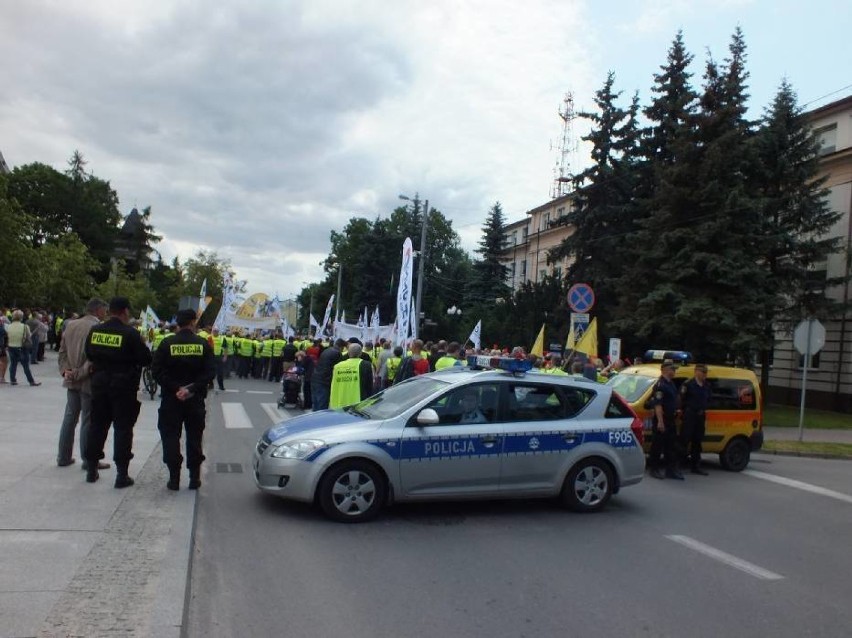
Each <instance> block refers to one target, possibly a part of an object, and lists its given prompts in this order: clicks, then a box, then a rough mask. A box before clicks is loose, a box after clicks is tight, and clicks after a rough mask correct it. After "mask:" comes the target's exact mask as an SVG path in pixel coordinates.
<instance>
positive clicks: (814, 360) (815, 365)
mask: <svg viewBox="0 0 852 638" xmlns="http://www.w3.org/2000/svg"><path fill="white" fill-rule="evenodd" d="M820 354H822V353H821V352H817V353H816V354H812V355H811V365H809V366H808V370H819V355H820ZM804 367H805V355H803V354H800V355H799V369H801V368H804Z"/></svg>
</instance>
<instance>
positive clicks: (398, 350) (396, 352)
mask: <svg viewBox="0 0 852 638" xmlns="http://www.w3.org/2000/svg"><path fill="white" fill-rule="evenodd" d="M400 363H402V346H396V347H395V348H394V349H393V355H391V356H390V357H389V358H388V360H387V361H386V362H385V373H384V374H383V375H382V379H383V382H384V386H385V387H386V388H389V387H390V386H392V385H393V382H394V381H395V380H396V371H397V370H399V364H400Z"/></svg>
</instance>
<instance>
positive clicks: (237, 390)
mask: <svg viewBox="0 0 852 638" xmlns="http://www.w3.org/2000/svg"><path fill="white" fill-rule="evenodd" d="M220 392H239V390H220Z"/></svg>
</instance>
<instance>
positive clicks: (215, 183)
mask: <svg viewBox="0 0 852 638" xmlns="http://www.w3.org/2000/svg"><path fill="white" fill-rule="evenodd" d="M2 7H3V20H2V21H0V55H2V60H3V64H2V66H0V87H2V89H1V90H0V151H2V153H3V155H4V156H5V158H6V161H7V162H8V163H9V165H10V166H16V165H21V164H26V163H29V162H34V161H40V162H44V163H47V164H50V165H52V166H54V167H56V168H58V169H60V170H64V168H65V162H66V160H67V159H68V157H70V155H71V153H72V152H73V151H74V149H79V150H80V151H81V152H82V153H83V155H84V156H85V157H86V159H87V160H88V162H89V169H90V170H91V171H93V172H94V173H95V174H96V175H98V176H99V177H102V178H105V179H109V180H111V182H112V184H113V187H114V188H115V189H116V190H117V191H118V194H119V197H120V199H121V208H122V212H123V213H125V214H126V213H127V212H129V210H130V208H132V207H133V206H138V207H139V208H142V207H144V206H149V205H150V206H151V207H152V209H153V217H152V221H153V223H154V226H155V227H156V229H157V230H158V231H159V232H160V233H161V234H163V235H164V240H163V242H162V243H161V244H160V245H159V247H158V248H159V250H160V252H161V253H162V254H163V256H164V257H165V258H167V259H171V258H172V257H174V256H175V255H178V256H180V258H181V259H185V258H187V257H190V256H191V255H192V254H193V253H194V252H195V251H196V250H197V249H199V248H204V249H208V250H215V251H216V252H217V253H218V254H219V255H220V256H222V257H226V258H228V259H230V260H231V262H232V264H233V265H234V267H235V269H236V271H237V273H238V276H239V277H241V278H244V279H248V281H249V290H250V291H251V292H256V291H265V292H269V293H272V294H274V293H276V292H277V293H279V294H280V296H281V297H282V298H284V297H286V296H289V295H293V294H295V293H297V292H298V291H299V290H300V289H301V287H302V284H303V282H310V281H318V280H319V279H321V277H322V271H321V269H320V267H319V262H320V261H321V260H322V259H323V258H324V257H325V256H326V255H327V253H328V248H329V241H328V238H329V232H330V231H331V230H333V229H337V230H340V229H341V228H342V227H343V225H344V224H345V223H346V221H347V220H348V219H349V218H350V217H351V216H353V215H363V216H367V217H370V218H374V217H376V216H377V215H387V214H388V212H389V211H391V210H392V209H393V208H394V207H395V206H397V205H398V204H399V203H400V201H399V200H398V198H397V196H398V195H399V194H406V195H410V196H413V195H414V194H415V193H418V192H419V193H420V194H421V196H425V197H427V198H429V199H430V202H431V204H432V205H433V206H435V207H436V208H438V209H439V210H441V211H442V212H443V213H444V214H445V215H446V216H447V217H449V218H450V219H451V220H453V225H454V227H455V228H456V230H457V231H458V232H459V234H460V235H461V237H462V240H463V245H464V246H465V247H466V248H468V249H472V248H473V247H474V246H475V243H476V241H477V239H478V236H479V232H480V226H481V224H482V221H483V219H484V217H485V214H486V212H487V210H488V209H489V208H490V206H491V205H492V204H493V203H494V202H495V201H500V202H501V203H502V204H503V209H504V211H505V212H506V214H507V218H508V220H509V221H515V220H517V219H520V218H522V217H523V216H524V213H525V211H527V210H529V209H531V208H534V207H536V206H538V205H540V204H543V203H545V202H546V201H547V199H548V198H549V193H550V187H551V182H552V176H553V172H552V171H553V167H554V163H555V160H556V154H555V151H554V150H553V148H552V143H555V142H556V141H557V140H558V139H559V137H560V135H561V120H560V119H559V118H558V116H557V110H558V108H559V107H560V105H561V102H562V98H563V95H564V94H565V92H566V91H572V92H573V94H574V99H575V103H576V106H577V107H578V109H582V108H589V107H590V106H591V104H592V96H593V94H594V91H595V90H596V89H597V88H599V87H600V85H601V84H602V83H603V80H604V78H605V76H606V73H607V71H608V70H610V69H611V70H613V71H615V73H616V82H617V88H619V89H621V90H623V91H624V96H623V99H624V102H625V104H626V103H627V101H628V99H629V96H630V95H631V94H632V93H633V92H634V91H639V92H640V95H641V96H642V98H643V103H646V101H647V96H648V94H649V88H650V86H651V84H652V75H653V74H654V73H655V72H656V71H657V69H658V67H659V66H660V65H661V64H663V63H664V61H665V55H666V50H667V49H668V47H669V44H670V42H671V40H672V38H673V37H674V34H675V32H676V31H677V29H679V28H682V29H683V31H684V37H685V41H686V44H687V47H688V48H689V50H690V51H692V52H693V53H694V54H695V55H696V65H695V72H696V82H698V81H699V80H700V74H701V70H702V69H701V67H702V64H703V61H704V59H705V57H706V52H707V51H709V52H711V53H712V54H713V56H714V58H716V59H717V60H722V59H723V58H724V57H725V55H726V52H727V51H726V47H727V44H728V42H729V39H730V35H731V33H732V31H733V30H734V28H735V27H736V26H737V25H740V26H741V27H742V29H743V31H744V33H745V37H746V42H747V44H748V48H749V53H748V55H749V66H748V68H749V71H750V72H751V78H750V92H751V95H752V100H751V105H752V115H753V116H755V117H756V116H758V115H759V114H760V112H761V110H762V108H763V107H764V106H765V105H766V104H768V103H769V101H770V100H771V98H772V96H773V94H774V92H775V89H776V88H777V86H778V84H779V82H780V81H781V79H782V77H787V78H788V79H789V80H790V82H792V84H793V86H794V87H795V88H796V90H797V91H798V93H799V98H800V103H803V104H804V103H810V104H811V106H818V105H820V104H824V103H826V102H828V101H832V100H835V99H839V98H841V97H844V96H846V95H849V94H850V92H852V86H850V84H852V74H850V72H849V69H850V61H852V44H850V38H849V32H850V26H852V7H850V4H849V2H848V1H847V0H811V1H810V2H808V3H804V2H801V0H774V1H772V0H760V1H758V0H630V1H628V0H608V1H606V2H599V1H594V0H575V1H572V0H490V1H485V0H431V1H421V2H412V1H410V0H394V1H391V0H386V1H381V0H357V1H356V0H302V1H297V0H251V1H249V2H245V1H232V0H216V1H215V2H214V1H212V0H206V1H202V0H121V1H116V0H85V1H83V0H80V1H78V0H2ZM582 132H583V128H582V126H581V125H578V126H577V127H576V129H575V135H576V136H577V137H579V136H580V135H581V134H582ZM574 161H575V164H577V165H578V166H582V164H583V163H584V162H585V161H586V160H585V158H584V157H583V152H582V149H581V150H580V152H579V153H577V155H576V157H575V160H574Z"/></svg>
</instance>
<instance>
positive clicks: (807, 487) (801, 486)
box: [743, 470, 852, 504]
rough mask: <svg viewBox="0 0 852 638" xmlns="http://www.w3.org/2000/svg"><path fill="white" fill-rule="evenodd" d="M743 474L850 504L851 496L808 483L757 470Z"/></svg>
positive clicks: (851, 501)
mask: <svg viewBox="0 0 852 638" xmlns="http://www.w3.org/2000/svg"><path fill="white" fill-rule="evenodd" d="M743 474H748V475H749V476H753V477H754V478H758V479H762V480H764V481H769V482H770V483H778V485H786V486H787V487H794V488H796V489H797V490H802V491H804V492H811V493H812V494H819V495H820V496H828V497H829V498H834V499H837V500H838V501H843V502H844V503H850V504H852V496H849V495H848V494H844V493H843V492H835V491H834V490H830V489H828V488H825V487H820V486H819V485H811V484H810V483H803V482H802V481H797V480H795V479H788V478H784V477H783V476H778V475H777V474H769V473H767V472H759V471H757V470H743Z"/></svg>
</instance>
